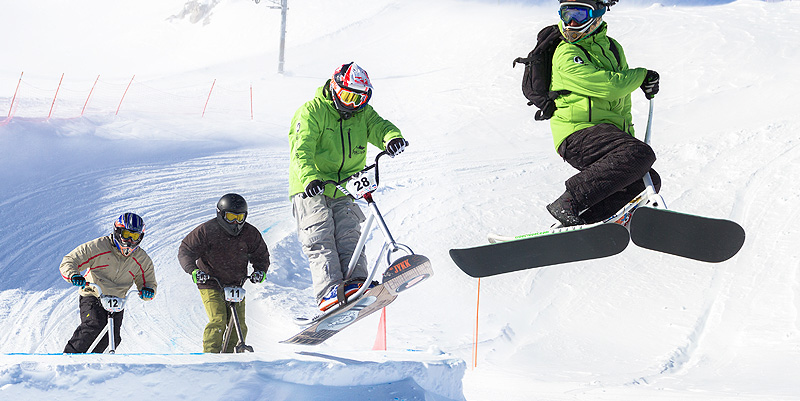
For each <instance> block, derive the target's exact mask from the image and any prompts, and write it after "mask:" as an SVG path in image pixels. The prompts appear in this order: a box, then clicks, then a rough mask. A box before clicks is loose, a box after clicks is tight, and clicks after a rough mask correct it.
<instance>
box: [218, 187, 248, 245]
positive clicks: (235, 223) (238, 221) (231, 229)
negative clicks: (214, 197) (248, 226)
mask: <svg viewBox="0 0 800 401" xmlns="http://www.w3.org/2000/svg"><path fill="white" fill-rule="evenodd" d="M246 218H247V201H245V200H244V198H242V196H241V195H239V194H225V195H223V196H222V197H221V198H219V201H218V202H217V222H218V223H219V225H221V226H222V228H224V229H225V231H226V232H227V233H228V234H230V235H233V236H234V237H235V236H237V235H239V233H241V232H242V227H244V220H245V219H246Z"/></svg>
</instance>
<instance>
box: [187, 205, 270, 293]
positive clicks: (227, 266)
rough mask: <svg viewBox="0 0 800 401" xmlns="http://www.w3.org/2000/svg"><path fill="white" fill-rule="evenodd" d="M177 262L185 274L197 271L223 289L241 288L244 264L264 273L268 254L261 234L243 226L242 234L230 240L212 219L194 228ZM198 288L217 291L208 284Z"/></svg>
mask: <svg viewBox="0 0 800 401" xmlns="http://www.w3.org/2000/svg"><path fill="white" fill-rule="evenodd" d="M178 261H179V262H180V264H181V267H182V268H183V270H184V271H186V272H187V273H190V274H191V273H192V272H193V271H194V269H200V270H202V271H204V272H206V273H208V274H209V275H210V276H211V277H216V278H217V279H218V280H219V281H220V282H221V283H222V285H241V284H242V280H243V279H244V278H245V277H247V264H248V263H252V264H253V270H261V271H264V272H266V271H267V269H268V268H269V251H268V250H267V244H266V243H265V242H264V238H262V237H261V233H260V232H259V231H258V229H257V228H255V227H254V226H253V225H251V224H250V223H247V222H245V223H244V227H243V228H242V232H241V233H239V235H237V236H235V237H234V236H231V235H229V234H228V233H227V232H225V230H224V229H223V228H222V226H220V225H219V223H218V222H217V220H216V218H213V219H211V220H209V221H207V222H205V223H203V224H200V225H199V226H197V227H196V228H195V229H194V230H192V232H190V233H189V235H187V236H186V238H184V239H183V241H181V246H180V248H179V249H178ZM197 287H198V288H219V286H217V282H216V281H214V280H209V281H208V282H207V283H205V284H199V283H198V284H197Z"/></svg>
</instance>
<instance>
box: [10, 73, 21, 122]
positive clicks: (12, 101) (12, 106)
mask: <svg viewBox="0 0 800 401" xmlns="http://www.w3.org/2000/svg"><path fill="white" fill-rule="evenodd" d="M24 73H25V71H22V73H21V74H19V81H18V82H17V89H15V90H14V97H12V98H11V107H9V108H8V117H7V118H11V111H12V110H14V102H15V101H16V100H17V92H19V84H21V83H22V74H24Z"/></svg>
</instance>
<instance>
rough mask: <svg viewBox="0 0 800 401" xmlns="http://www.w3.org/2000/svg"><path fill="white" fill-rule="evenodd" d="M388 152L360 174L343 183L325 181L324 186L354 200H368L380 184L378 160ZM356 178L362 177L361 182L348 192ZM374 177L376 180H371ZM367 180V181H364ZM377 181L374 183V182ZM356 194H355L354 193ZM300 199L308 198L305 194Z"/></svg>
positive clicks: (344, 180)
mask: <svg viewBox="0 0 800 401" xmlns="http://www.w3.org/2000/svg"><path fill="white" fill-rule="evenodd" d="M387 154H388V153H386V151H385V150H384V151H381V152H380V153H378V154H377V155H376V156H375V163H372V164H370V165H369V166H366V167H364V168H363V169H361V170H360V171H359V172H357V173H355V174H353V175H351V176H349V177H347V178H345V179H343V180H341V181H338V182H337V181H334V180H325V181H323V184H325V185H328V184H330V185H333V186H335V187H336V189H338V190H339V191H341V192H342V193H343V194H345V195H347V196H350V197H351V198H353V199H361V198H366V194H368V193H372V192H375V190H376V189H378V182H379V175H378V160H379V159H380V158H381V157H382V156H383V155H387ZM372 169H375V172H374V174H370V173H371V172H370V170H372ZM356 177H362V178H361V180H358V181H354V182H353V184H352V186H351V189H350V190H348V189H347V186H348V185H349V184H350V181H351V180H352V179H354V178H356ZM371 177H374V179H371ZM364 179H366V181H364ZM373 180H374V181H375V182H374V183H373V182H372V181H373ZM353 192H355V194H354V193H353ZM300 197H301V198H303V199H305V198H307V196H306V194H305V193H302V194H300Z"/></svg>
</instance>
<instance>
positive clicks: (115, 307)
mask: <svg viewBox="0 0 800 401" xmlns="http://www.w3.org/2000/svg"><path fill="white" fill-rule="evenodd" d="M84 287H92V288H94V289H95V290H96V291H97V293H98V294H100V296H99V297H98V298H100V305H102V306H103V309H105V310H106V312H107V313H108V320H107V322H106V327H103V330H102V331H100V334H98V335H97V338H95V339H94V341H93V342H92V345H90V346H89V349H88V350H87V351H88V352H91V351H92V350H93V349H94V347H96V346H97V344H99V343H100V341H102V339H103V336H104V335H106V333H108V346H107V347H106V349H105V350H103V353H104V354H105V353H106V352H108V353H109V354H114V353H116V352H117V344H116V343H115V340H114V313H116V312H122V311H123V310H125V302H126V301H127V300H128V295H130V294H131V293H134V292H137V291H138V290H136V289H132V290H128V292H127V293H126V294H125V297H124V298H120V297H115V296H113V295H104V294H103V290H101V289H100V286H99V285H97V284H95V283H90V282H86V284H85V285H84Z"/></svg>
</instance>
